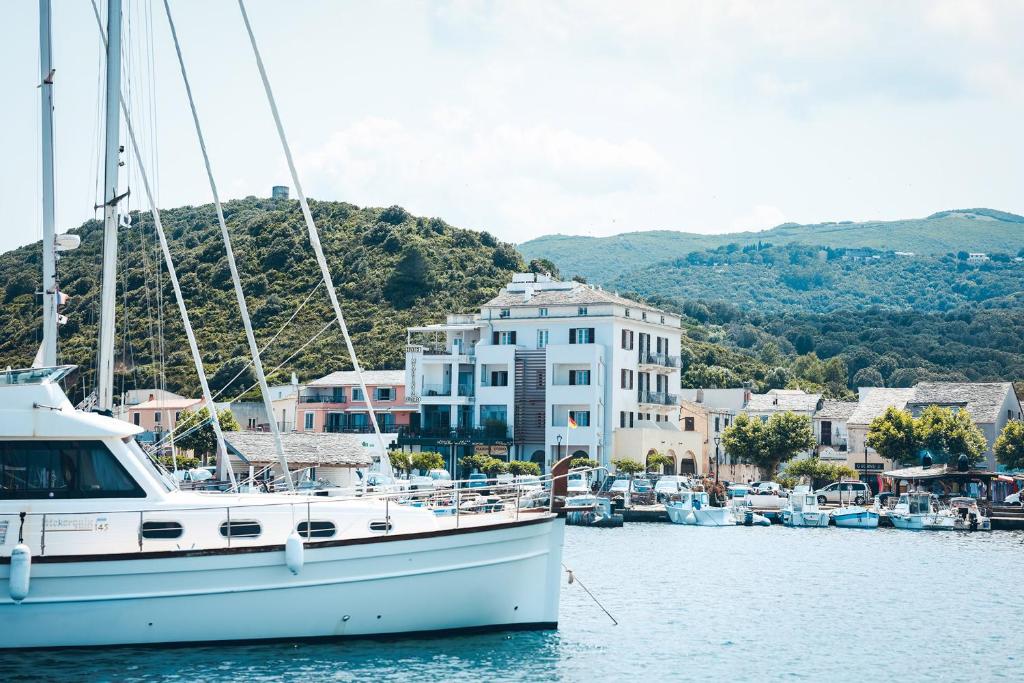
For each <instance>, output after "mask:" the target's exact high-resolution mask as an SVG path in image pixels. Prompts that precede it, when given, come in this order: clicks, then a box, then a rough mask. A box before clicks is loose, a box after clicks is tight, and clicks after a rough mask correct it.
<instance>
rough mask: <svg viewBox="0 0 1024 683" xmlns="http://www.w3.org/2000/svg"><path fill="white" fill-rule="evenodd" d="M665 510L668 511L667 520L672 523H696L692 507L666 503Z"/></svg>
mask: <svg viewBox="0 0 1024 683" xmlns="http://www.w3.org/2000/svg"><path fill="white" fill-rule="evenodd" d="M665 512H667V513H668V520H669V521H670V522H672V523H673V524H691V525H692V524H696V523H697V518H696V517H695V516H694V514H693V508H691V507H690V506H688V505H679V504H676V503H666V504H665Z"/></svg>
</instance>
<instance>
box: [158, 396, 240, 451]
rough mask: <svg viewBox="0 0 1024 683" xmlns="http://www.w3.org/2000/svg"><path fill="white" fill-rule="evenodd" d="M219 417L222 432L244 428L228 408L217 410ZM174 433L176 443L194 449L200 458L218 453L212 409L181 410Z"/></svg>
mask: <svg viewBox="0 0 1024 683" xmlns="http://www.w3.org/2000/svg"><path fill="white" fill-rule="evenodd" d="M217 418H218V419H219V420H220V429H221V431H222V432H237V431H240V430H241V429H242V428H241V427H240V426H239V424H238V420H236V419H235V416H234V415H232V414H231V411H230V410H228V409H227V408H225V409H224V410H219V411H217ZM174 433H175V437H174V445H175V446H176V447H178V448H181V449H183V450H186V451H192V453H193V454H194V455H195V456H196V457H198V458H206V457H209V456H211V455H216V453H217V433H216V432H215V431H214V430H213V423H212V422H210V411H209V410H207V409H206V408H200V409H199V410H196V411H192V410H183V411H181V417H180V418H178V423H177V426H176V427H175V428H174ZM178 435H180V436H178Z"/></svg>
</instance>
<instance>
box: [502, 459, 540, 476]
mask: <svg viewBox="0 0 1024 683" xmlns="http://www.w3.org/2000/svg"><path fill="white" fill-rule="evenodd" d="M508 471H509V472H511V473H512V474H514V475H516V476H517V477H520V476H524V475H531V474H532V475H533V476H540V465H538V464H537V463H535V462H530V461H529V460H513V461H511V462H510V463H508Z"/></svg>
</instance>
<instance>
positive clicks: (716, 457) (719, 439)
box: [715, 436, 722, 487]
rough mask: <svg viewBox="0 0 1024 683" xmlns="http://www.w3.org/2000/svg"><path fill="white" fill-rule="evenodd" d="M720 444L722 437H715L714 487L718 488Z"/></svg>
mask: <svg viewBox="0 0 1024 683" xmlns="http://www.w3.org/2000/svg"><path fill="white" fill-rule="evenodd" d="M720 443H722V437H720V436H716V437H715V486H716V487H717V486H718V465H719V462H718V444H720Z"/></svg>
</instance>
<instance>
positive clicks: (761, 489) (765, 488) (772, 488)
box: [750, 481, 782, 496]
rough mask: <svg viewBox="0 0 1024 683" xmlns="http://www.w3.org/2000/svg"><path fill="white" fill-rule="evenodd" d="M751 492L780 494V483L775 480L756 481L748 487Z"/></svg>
mask: <svg viewBox="0 0 1024 683" xmlns="http://www.w3.org/2000/svg"><path fill="white" fill-rule="evenodd" d="M750 491H751V493H754V494H756V495H761V496H763V495H775V496H779V495H782V484H780V483H779V482H777V481H758V482H755V483H754V485H753V486H751V487H750Z"/></svg>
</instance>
